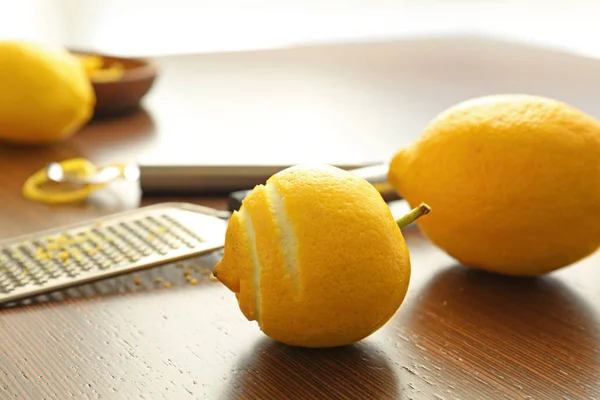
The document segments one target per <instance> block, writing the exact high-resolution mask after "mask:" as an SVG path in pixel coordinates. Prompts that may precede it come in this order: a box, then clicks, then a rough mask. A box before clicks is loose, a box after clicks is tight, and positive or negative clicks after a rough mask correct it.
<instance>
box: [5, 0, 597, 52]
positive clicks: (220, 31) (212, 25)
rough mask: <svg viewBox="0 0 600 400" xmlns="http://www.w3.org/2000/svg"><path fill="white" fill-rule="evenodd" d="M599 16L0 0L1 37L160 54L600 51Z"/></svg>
mask: <svg viewBox="0 0 600 400" xmlns="http://www.w3.org/2000/svg"><path fill="white" fill-rule="evenodd" d="M599 16H600V5H598V3H597V2H593V1H589V0H572V1H569V2H549V1H541V0H539V1H538V0H521V1H517V0H497V1H484V0H462V1H459V0H419V1H414V0H412V1H410V0H395V1H392V0H344V1H341V0H305V1H297V0H260V1H259V0H245V1H242V0H221V1H208V0H169V1H166V0H104V1H90V0H83V1H80V0H20V1H18V2H10V1H3V2H1V3H0V37H1V38H7V37H19V38H33V39H37V40H44V41H52V42H59V43H61V44H64V45H66V46H69V47H85V48H88V49H90V50H98V51H104V52H112V53H118V54H124V55H156V54H166V53H181V52H184V53H185V52H198V51H221V50H238V49H252V48H264V47H276V46H285V45H291V44H298V43H307V42H319V41H340V40H357V39H358V40H365V39H374V38H386V39H387V38H392V37H405V36H407V35H431V34H452V33H454V34H455V33H460V34H465V33H467V34H483V35H489V36H495V37H501V38H506V39H516V40H524V41H526V42H530V43H536V44H540V45H542V44H543V45H547V46H552V47H558V48H567V49H570V50H572V51H578V52H583V53H586V54H590V55H598V54H599V53H600V44H598V43H597V40H596V33H597V32H598V29H600V28H599V27H598V24H597V21H598V17H599Z"/></svg>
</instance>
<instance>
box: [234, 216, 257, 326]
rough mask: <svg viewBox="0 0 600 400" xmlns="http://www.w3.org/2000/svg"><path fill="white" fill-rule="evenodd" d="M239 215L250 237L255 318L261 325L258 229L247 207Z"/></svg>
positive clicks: (245, 231)
mask: <svg viewBox="0 0 600 400" xmlns="http://www.w3.org/2000/svg"><path fill="white" fill-rule="evenodd" d="M238 217H239V219H240V223H241V227H242V229H243V231H244V233H245V234H246V238H247V239H248V246H249V247H250V257H251V259H252V282H253V283H254V310H255V311H256V315H255V319H256V322H258V324H259V325H260V324H261V322H260V317H261V308H262V299H261V298H262V293H261V287H260V275H261V271H262V264H261V263H260V259H259V258H258V249H257V247H256V231H255V230H254V226H253V225H252V216H251V215H250V212H249V211H248V209H247V208H246V207H242V208H241V209H240V211H238Z"/></svg>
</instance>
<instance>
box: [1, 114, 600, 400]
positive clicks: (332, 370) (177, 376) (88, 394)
mask: <svg viewBox="0 0 600 400" xmlns="http://www.w3.org/2000/svg"><path fill="white" fill-rule="evenodd" d="M156 135H157V132H156V127H155V124H154V122H153V118H152V113H151V112H150V111H148V112H146V111H143V110H141V111H140V112H138V113H136V114H134V115H132V116H130V117H128V118H122V119H116V120H105V121H94V122H93V123H92V124H90V125H89V126H88V127H87V128H86V129H85V130H84V131H83V132H81V133H80V134H78V135H77V136H76V137H75V138H73V140H72V141H70V142H69V143H68V144H66V145H63V146H55V147H52V148H42V149H35V148H19V147H14V146H6V145H0V171H1V172H2V173H1V174H0V198H1V199H2V206H0V237H2V238H6V237H10V236H13V235H17V234H22V233H26V232H32V231H34V230H38V229H44V228H49V227H54V226H56V225H59V224H64V223H70V222H74V221H79V220H82V219H87V218H92V217H97V216H102V215H106V214H109V213H112V212H116V211H120V210H124V209H130V208H133V207H137V206H139V205H140V204H151V203H156V202H161V201H165V200H173V199H166V198H142V197H141V196H140V193H139V190H138V189H137V187H136V185H135V184H126V183H123V184H118V185H115V186H114V187H111V188H109V189H107V190H106V191H103V192H102V193H99V194H97V195H96V196H94V197H93V198H92V199H90V201H88V202H85V203H83V204H79V205H73V206H60V207H50V206H47V205H43V204H37V203H33V202H29V201H27V200H24V199H23V198H22V196H21V192H20V190H21V185H22V183H23V181H24V180H25V179H26V178H27V176H29V174H31V173H33V172H35V171H36V170H38V169H39V168H42V167H43V166H44V164H45V163H46V162H48V161H52V160H56V159H64V158H69V157H75V156H84V157H88V158H90V159H92V160H93V161H95V162H97V163H104V162H110V161H122V160H124V159H127V160H129V159H132V157H134V156H135V154H138V153H139V152H141V151H143V150H144V149H146V148H149V146H152V145H153V143H155V139H156ZM178 200H185V201H190V202H194V203H199V204H205V205H209V206H214V207H219V208H223V207H225V202H224V199H219V198H215V199H209V198H191V197H190V198H183V199H182V198H179V199H178ZM405 234H406V237H407V243H408V245H409V248H410V251H411V256H412V263H413V276H412V279H411V285H410V289H409V293H408V295H407V298H406V300H405V302H404V304H403V305H402V307H401V308H400V310H399V311H398V313H397V314H396V315H395V316H394V317H393V318H392V320H390V321H389V323H388V324H386V325H385V326H384V327H383V328H382V329H381V330H380V331H378V332H377V333H375V334H373V335H372V336H371V337H369V338H368V339H366V340H364V341H363V342H361V343H359V344H356V345H354V346H349V347H345V348H337V349H329V350H304V349H298V348H291V347H287V346H284V345H281V344H278V343H275V342H273V341H271V340H270V339H268V338H266V337H265V336H264V335H263V334H262V333H261V332H260V331H259V330H258V329H257V327H256V325H255V324H253V323H249V322H247V321H246V320H245V319H244V318H243V316H242V314H241V312H240V311H239V309H238V307H237V304H236V301H235V297H234V296H233V295H232V294H231V293H230V292H229V291H228V290H227V289H226V288H224V287H223V286H222V285H221V284H220V283H218V282H214V281H211V280H209V279H208V277H207V275H205V274H203V272H202V271H203V270H204V268H210V267H212V265H214V262H215V261H216V259H217V257H218V255H216V254H215V255H211V256H208V257H204V258H201V259H196V260H189V261H187V263H186V265H185V266H183V267H181V266H177V265H166V266H163V267H160V268H156V269H154V270H152V271H146V272H144V273H142V274H138V275H135V276H124V277H120V278H117V279H112V280H108V281H104V282H100V283H97V284H94V285H87V286H84V287H81V288H77V289H72V290H69V291H66V292H63V293H57V294H54V295H52V296H49V297H48V298H47V299H45V300H43V301H37V302H34V303H30V304H23V305H22V306H20V307H12V308H7V309H1V310H0V338H1V340H0V360H1V362H0V398H1V399H65V398H77V399H100V398H102V399H139V398H141V399H187V398H189V399H288V398H290V399H293V398H302V399H310V398H317V399H398V398H402V399H588V400H591V399H600V342H599V341H600V278H599V276H600V275H598V272H597V271H598V264H599V263H600V255H595V256H593V257H590V258H589V259H587V260H584V261H582V262H581V263H579V264H577V265H574V266H571V267H569V268H567V269H565V270H563V271H559V272H556V273H553V274H550V275H548V276H546V277H543V278H538V279H509V278H503V277H499V276H495V275H490V274H485V273H481V272H476V271H472V270H469V269H467V268H465V267H463V266H460V265H456V264H455V262H454V261H453V260H452V259H451V258H449V257H448V256H446V255H445V254H444V253H443V252H441V251H440V250H439V249H436V248H435V247H433V246H432V245H431V244H430V243H429V242H428V241H427V240H426V239H425V238H424V237H423V236H422V235H420V233H419V232H418V231H417V230H416V229H415V228H409V229H407V230H406V231H405ZM186 268H190V269H191V270H192V273H193V274H194V276H197V277H198V279H199V280H200V283H199V284H198V285H190V284H189V283H187V281H186V280H185V279H184V273H183V271H184V270H185V269H186ZM365 273H368V269H366V270H365ZM136 277H138V278H139V279H140V281H141V284H140V285H136V284H134V279H135V278H136ZM157 277H162V278H163V282H160V283H157V282H156V281H155V280H156V278H157ZM166 281H168V282H170V283H171V284H172V286H171V287H170V288H167V287H165V286H164V282H166Z"/></svg>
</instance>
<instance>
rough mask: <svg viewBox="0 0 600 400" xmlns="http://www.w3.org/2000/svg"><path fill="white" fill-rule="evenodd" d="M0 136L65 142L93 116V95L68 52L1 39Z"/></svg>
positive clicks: (82, 70)
mask: <svg viewBox="0 0 600 400" xmlns="http://www.w3.org/2000/svg"><path fill="white" fill-rule="evenodd" d="M0 87H1V88H2V89H1V90H0V140H5V141H10V142H16V143H27V144H46V143H52V142H59V141H62V140H65V139H67V138H69V137H70V136H72V135H73V134H74V133H76V132H77V131H78V130H79V129H80V128H81V127H82V126H83V125H84V124H85V123H86V122H87V121H88V120H89V119H90V118H91V116H92V114H93V110H94V104H95V94H94V90H93V87H92V85H91V82H90V80H89V78H88V77H87V74H86V71H85V68H84V67H83V65H82V64H81V62H80V61H79V59H78V58H77V57H75V56H74V55H72V54H71V53H69V52H68V51H66V50H64V49H62V48H58V47H51V46H46V45H42V44H37V43H29V42H22V41H0Z"/></svg>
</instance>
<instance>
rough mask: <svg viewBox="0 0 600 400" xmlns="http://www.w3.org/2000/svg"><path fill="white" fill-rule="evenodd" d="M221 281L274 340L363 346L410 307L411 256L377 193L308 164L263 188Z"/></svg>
mask: <svg viewBox="0 0 600 400" xmlns="http://www.w3.org/2000/svg"><path fill="white" fill-rule="evenodd" d="M214 274H215V276H216V277H217V278H218V279H219V280H220V281H221V282H222V283H223V284H225V285H226V286H227V287H228V288H229V289H230V290H231V291H233V292H235V295H236V296H237V299H238V302H239V307H240V309H241V311H242V312H243V314H244V315H245V316H246V318H248V319H249V320H251V321H256V322H257V323H258V325H259V327H260V329H261V330H262V331H263V332H264V333H265V334H266V335H268V336H270V337H271V338H273V339H275V340H277V341H280V342H283V343H286V344H289V345H294V346H303V347H334V346H342V345H347V344H351V343H353V342H357V341H359V340H361V339H363V338H365V337H367V336H369V335H370V334H372V333H373V332H375V331H376V330H378V329H379V328H380V327H381V326H383V325H384V324H385V323H386V322H387V321H388V320H389V318H391V317H392V316H393V315H394V313H395V312H396V311H397V309H398V308H399V306H400V304H401V303H402V301H403V299H404V297H405V295H406V292H407V289H408V284H409V279H410V259H409V253H408V250H407V247H406V244H405V241H404V238H403V236H402V233H401V231H400V228H399V226H398V225H397V223H396V221H395V220H394V218H393V216H392V214H391V212H390V209H389V207H388V206H387V204H386V203H385V202H384V201H383V199H382V197H381V195H380V194H379V192H377V190H376V189H375V188H374V187H373V186H372V185H371V184H369V183H368V182H367V181H365V180H364V179H362V178H360V177H358V176H357V175H354V174H352V173H351V172H347V171H343V170H341V169H338V168H335V167H331V166H319V165H299V166H295V167H291V168H288V169H285V170H283V171H281V172H279V173H277V174H275V175H273V176H272V177H271V178H270V179H269V180H268V181H267V183H266V185H259V186H256V187H255V188H254V189H253V190H252V192H251V193H250V194H249V195H248V196H247V197H246V198H245V199H244V201H243V203H242V207H241V208H240V210H239V212H234V213H233V215H232V217H231V219H230V221H229V225H228V227H227V233H226V240H225V249H224V255H223V259H222V261H221V262H219V263H218V264H217V265H216V267H215V272H214Z"/></svg>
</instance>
